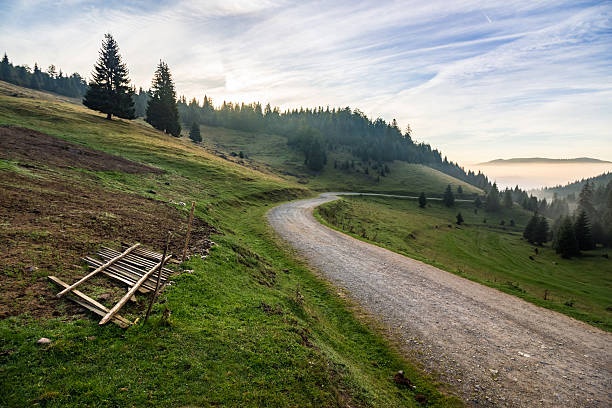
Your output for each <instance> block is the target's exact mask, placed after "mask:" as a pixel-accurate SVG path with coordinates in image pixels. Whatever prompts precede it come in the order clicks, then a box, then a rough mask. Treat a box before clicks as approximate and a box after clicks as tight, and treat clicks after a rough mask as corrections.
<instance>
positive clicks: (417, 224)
mask: <svg viewBox="0 0 612 408" xmlns="http://www.w3.org/2000/svg"><path fill="white" fill-rule="evenodd" d="M458 211H461V213H462V215H463V217H464V219H465V222H466V225H464V226H461V227H460V228H455V225H456V224H455V221H456V219H455V216H456V214H457V212H458ZM319 216H320V218H323V219H324V220H325V221H326V222H327V223H329V224H331V225H333V226H335V227H337V228H339V229H341V230H344V231H347V232H349V233H350V232H351V231H352V235H354V236H357V237H358V238H362V239H366V240H369V241H372V242H374V243H376V244H378V245H381V246H384V247H386V248H388V249H391V250H393V251H396V252H399V253H403V254H406V255H408V256H410V257H413V258H415V259H419V260H422V261H424V262H426V263H429V264H432V265H435V266H437V267H439V268H441V269H445V270H447V271H449V272H453V273H457V274H459V275H461V276H464V277H467V278H469V279H472V280H475V281H477V282H481V283H484V284H486V285H488V286H491V287H494V288H498V289H500V290H503V291H504V292H507V293H510V294H513V295H516V296H519V297H522V298H524V299H526V300H528V301H530V302H532V303H535V304H538V305H540V306H544V307H547V308H550V309H554V310H557V311H559V312H562V313H565V314H567V315H569V316H572V317H574V318H577V319H580V320H583V321H585V322H588V323H590V324H592V325H595V326H598V327H601V328H602V329H604V330H608V331H612V312H611V311H610V309H609V308H610V306H612V305H611V298H612V281H611V280H610V277H611V274H610V273H611V272H612V261H610V260H608V259H605V258H603V257H602V256H601V255H602V254H603V253H605V252H606V251H605V250H597V251H592V252H590V253H589V254H588V256H585V257H582V258H575V259H571V260H567V259H561V258H560V257H559V256H558V255H556V254H555V253H554V251H553V250H552V249H550V247H544V248H539V254H538V255H535V253H534V249H533V246H532V245H529V244H528V243H527V242H526V241H523V240H522V239H521V231H522V230H523V228H524V225H525V223H526V222H527V221H528V219H529V214H528V213H527V212H525V211H523V210H520V209H513V210H504V211H503V212H502V213H500V214H487V213H486V212H484V211H479V213H478V214H474V211H473V205H472V204H471V203H458V204H457V205H456V207H455V208H453V209H448V208H446V207H444V206H443V205H442V204H441V203H439V202H433V201H431V202H430V203H429V205H428V207H427V208H426V209H421V208H419V207H418V205H417V204H416V202H415V201H413V200H399V199H385V198H372V197H347V198H345V199H344V200H342V201H339V202H332V203H328V204H326V205H325V206H323V207H322V208H321V209H320V210H319ZM484 218H486V219H487V224H486V225H485V224H483V219H484ZM502 219H503V220H505V222H506V229H505V230H504V229H502V227H501V226H500V222H501V220H502ZM510 219H514V221H515V222H516V227H515V228H511V227H509V226H508V224H509V220H510ZM449 225H452V226H453V227H452V228H449ZM436 226H438V228H436ZM364 231H365V233H364ZM530 255H531V256H534V258H535V259H534V260H531V259H529V256H530ZM545 290H548V300H544V299H543V296H544V291H545Z"/></svg>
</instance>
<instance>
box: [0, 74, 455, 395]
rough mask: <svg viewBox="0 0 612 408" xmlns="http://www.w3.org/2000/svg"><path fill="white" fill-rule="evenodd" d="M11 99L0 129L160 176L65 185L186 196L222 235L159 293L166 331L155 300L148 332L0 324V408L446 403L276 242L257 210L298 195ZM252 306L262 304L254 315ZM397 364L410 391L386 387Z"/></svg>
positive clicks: (126, 130) (82, 112) (103, 125)
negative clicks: (58, 141)
mask: <svg viewBox="0 0 612 408" xmlns="http://www.w3.org/2000/svg"><path fill="white" fill-rule="evenodd" d="M3 86H4V88H7V86H6V85H3ZM9 89H10V87H9ZM20 92H21V93H22V94H26V95H25V96H28V95H29V96H32V97H33V98H31V99H28V98H16V97H10V96H6V95H2V92H1V90H0V124H12V125H19V126H24V127H29V128H32V129H37V130H39V131H43V132H47V133H50V134H53V135H56V136H58V137H61V138H65V139H68V140H71V141H74V142H77V143H82V144H85V145H87V146H89V147H92V148H97V149H100V150H104V151H106V152H109V153H114V154H118V155H121V156H124V157H127V158H130V159H133V160H136V161H140V162H143V163H148V164H151V165H154V166H157V167H161V168H163V169H165V170H167V173H166V174H164V175H152V174H149V175H126V174H123V173H117V172H83V177H82V178H81V179H79V180H78V181H79V182H82V183H88V182H89V183H95V184H96V185H102V186H105V187H106V188H108V189H111V190H120V191H124V192H130V193H134V194H139V195H144V196H149V197H151V198H154V199H162V200H168V199H174V200H176V201H189V200H195V201H196V202H197V211H196V214H197V215H198V216H200V217H202V218H203V219H205V220H206V221H207V222H209V223H211V224H213V225H215V226H217V227H218V228H219V229H221V230H222V231H223V232H224V234H223V235H219V236H216V237H214V239H215V241H216V242H217V243H218V246H217V247H216V248H215V249H214V250H213V251H212V252H211V256H210V257H209V258H208V259H207V260H206V261H202V260H200V259H192V260H190V261H188V262H187V267H188V268H190V269H193V270H194V273H192V274H183V275H181V276H179V277H177V278H176V279H175V281H176V285H175V286H173V287H171V288H169V289H168V290H167V291H166V292H165V294H164V295H163V298H162V302H164V307H168V308H169V309H170V310H171V311H172V315H171V317H170V325H165V324H163V323H162V320H161V312H160V311H161V307H162V306H160V305H156V307H155V309H154V315H153V318H152V319H151V321H150V324H148V325H146V326H141V325H139V326H136V327H132V328H130V329H129V330H127V331H122V330H121V329H119V328H117V327H114V326H112V325H109V326H104V327H99V326H98V325H97V322H96V321H95V320H77V321H71V320H63V319H62V318H58V319H50V320H46V321H40V320H36V319H34V318H31V317H28V316H18V317H11V318H8V319H4V320H2V321H0V389H2V390H3V392H2V393H0V405H2V406H25V405H32V404H41V405H48V406H151V405H153V406H186V405H199V406H210V405H219V406H257V407H260V406H274V407H277V406H346V405H348V404H350V405H351V406H356V405H357V406H389V407H396V406H416V405H418V404H417V403H415V401H414V397H415V395H416V394H418V393H420V394H424V395H426V396H427V397H428V401H429V405H431V406H456V405H460V403H459V402H458V401H457V400H456V399H454V398H448V397H444V396H443V395H441V394H440V393H439V392H438V391H437V390H436V389H435V387H434V385H433V383H432V381H431V380H429V379H427V378H426V377H424V376H423V375H422V374H420V373H419V372H418V370H417V369H416V368H415V367H414V366H413V365H411V363H409V362H407V361H405V360H403V359H402V358H401V357H399V355H398V354H397V353H396V352H395V351H394V350H393V349H392V348H391V347H390V346H389V345H388V343H387V342H386V341H385V340H383V338H382V336H381V335H380V334H378V333H379V332H378V331H377V330H376V329H373V328H371V327H368V326H367V325H366V324H364V323H363V322H362V321H359V320H358V319H357V318H356V317H355V315H354V314H353V312H352V308H353V307H352V306H351V305H350V304H348V303H347V302H346V301H345V300H343V298H342V297H340V296H338V295H337V294H336V293H335V290H334V289H333V288H331V287H330V286H329V285H327V284H326V283H325V282H323V281H322V280H320V279H319V278H317V277H316V276H315V275H314V274H313V273H312V272H311V271H310V270H309V269H307V268H306V267H305V265H303V264H302V263H301V262H300V261H298V260H296V259H295V258H294V257H293V256H291V255H290V253H289V251H288V250H287V249H283V248H282V244H279V243H278V242H277V240H276V238H275V236H274V234H273V233H272V232H271V231H270V230H269V227H268V226H267V224H266V223H265V222H264V221H263V220H264V218H263V217H264V214H265V212H266V211H267V210H268V209H269V208H271V207H272V206H273V205H275V204H276V203H277V202H279V201H282V200H287V199H291V198H293V197H295V196H298V195H308V194H310V193H309V192H308V191H307V190H304V189H301V188H299V187H298V186H297V185H295V184H293V183H291V182H288V181H285V180H282V179H279V178H278V177H275V176H273V175H264V174H261V173H257V172H254V171H252V170H250V169H247V168H244V167H241V166H237V165H234V164H231V163H228V162H226V161H224V160H222V159H219V158H217V157H214V156H212V155H210V154H208V153H206V152H205V151H204V150H203V149H201V148H197V147H195V146H193V145H192V144H189V143H185V142H183V141H180V140H176V139H172V138H169V137H168V136H165V135H162V134H160V133H159V132H155V131H153V130H151V129H150V128H148V127H147V126H145V125H142V124H137V123H130V122H126V121H120V120H115V121H113V122H108V121H106V120H105V119H103V118H102V117H101V116H99V115H96V114H93V113H92V112H91V111H88V110H86V109H84V108H82V107H78V106H74V105H69V104H66V103H61V102H55V101H53V100H51V101H49V100H41V99H37V96H38V94H37V93H36V92H30V91H23V90H21V91H20ZM5 94H6V92H5ZM0 163H2V166H0V171H19V170H17V169H18V168H20V167H19V166H16V165H15V163H11V162H10V161H9V162H7V161H0ZM33 171H35V170H32V172H33ZM56 171H57V175H58V177H59V176H61V175H62V174H63V172H65V174H66V176H65V178H66V182H70V181H71V180H74V179H75V178H78V177H79V172H78V171H73V170H70V169H56ZM32 172H24V174H32V175H33V176H34V173H32ZM92 175H93V176H94V177H93V178H92V177H91V176H92ZM166 183H168V184H166ZM150 189H155V191H156V192H157V194H155V195H152V194H150V193H148V190H150ZM0 225H1V224H0ZM49 250H50V251H53V248H49ZM54 255H57V254H54ZM285 269H286V270H287V272H283V271H284V270H285ZM41 272H44V271H41ZM48 272H49V273H52V272H53V271H48ZM262 283H264V284H262ZM49 287H50V289H52V290H57V289H56V288H54V287H52V286H51V285H50V286H49ZM262 302H264V303H265V304H266V305H269V306H270V307H271V308H270V309H268V310H267V311H266V308H263V307H261V306H262ZM39 337H49V338H51V339H52V341H53V343H52V345H51V346H50V347H48V348H41V347H38V346H36V344H35V342H36V340H37V339H38V338H39ZM398 369H404V370H405V371H406V372H407V376H408V377H409V378H411V379H412V381H413V383H414V384H415V385H416V388H414V389H409V388H400V387H399V386H397V385H395V384H394V383H393V381H392V376H393V374H394V373H395V372H396V371H397V370H398Z"/></svg>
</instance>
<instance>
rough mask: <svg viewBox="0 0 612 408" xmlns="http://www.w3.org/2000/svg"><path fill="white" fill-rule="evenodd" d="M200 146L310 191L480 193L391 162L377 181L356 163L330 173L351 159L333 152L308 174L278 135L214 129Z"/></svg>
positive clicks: (427, 171)
mask: <svg viewBox="0 0 612 408" xmlns="http://www.w3.org/2000/svg"><path fill="white" fill-rule="evenodd" d="M201 132H202V138H203V139H204V141H203V143H204V144H205V145H207V146H209V147H211V148H215V149H218V150H220V151H223V152H226V153H231V152H234V153H239V152H240V151H242V152H244V153H245V154H247V155H248V156H249V159H250V160H251V161H252V162H254V164H255V165H257V164H262V165H264V166H265V167H268V168H269V169H270V170H272V171H273V172H275V173H280V174H284V175H286V176H287V177H288V178H290V179H294V180H295V179H300V180H301V181H302V182H303V181H305V180H308V183H307V186H308V187H309V188H310V189H313V190H325V191H330V190H333V191H362V192H366V191H367V192H388V193H403V194H418V193H420V192H421V191H425V192H426V193H430V194H442V193H443V192H444V189H445V188H446V186H447V185H448V184H452V185H453V186H458V185H461V186H462V188H463V190H464V192H465V193H466V194H469V193H477V192H481V191H480V190H479V189H477V188H476V187H474V186H471V185H469V184H467V183H465V182H463V181H460V180H458V179H455V178H454V177H451V176H449V175H446V174H444V173H442V172H440V171H438V170H434V169H432V168H430V167H427V166H423V165H419V164H408V163H405V162H400V161H395V162H393V163H390V164H389V168H390V169H391V173H390V174H389V175H387V176H385V177H381V178H380V181H377V175H376V172H375V171H374V170H372V169H371V168H370V174H369V175H366V174H365V173H364V168H363V167H362V166H361V165H360V163H359V160H355V162H356V169H359V172H357V171H356V169H350V170H341V169H339V168H338V169H334V160H338V162H343V161H345V160H349V161H350V160H352V159H353V157H352V156H351V155H350V154H349V153H346V152H341V151H336V152H330V153H329V154H328V160H327V165H326V166H325V168H324V169H323V170H322V171H321V172H320V173H318V174H316V175H315V174H314V173H311V172H310V171H309V170H308V169H307V168H306V167H305V166H304V157H303V156H302V155H301V154H299V153H298V152H296V151H295V150H293V149H291V148H290V147H289V146H287V139H286V138H285V137H282V136H279V135H270V134H263V133H249V132H241V131H238V130H228V129H221V128H214V127H206V126H202V127H201Z"/></svg>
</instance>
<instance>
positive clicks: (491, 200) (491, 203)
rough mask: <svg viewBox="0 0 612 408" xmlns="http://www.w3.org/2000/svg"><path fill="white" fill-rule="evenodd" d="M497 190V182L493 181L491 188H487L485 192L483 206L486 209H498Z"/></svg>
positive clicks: (493, 210)
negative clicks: (487, 191)
mask: <svg viewBox="0 0 612 408" xmlns="http://www.w3.org/2000/svg"><path fill="white" fill-rule="evenodd" d="M500 207H501V206H500V204H499V190H498V189H497V183H493V185H492V186H491V189H490V190H489V194H487V198H486V201H485V208H486V209H487V211H492V212H495V211H499V209H500Z"/></svg>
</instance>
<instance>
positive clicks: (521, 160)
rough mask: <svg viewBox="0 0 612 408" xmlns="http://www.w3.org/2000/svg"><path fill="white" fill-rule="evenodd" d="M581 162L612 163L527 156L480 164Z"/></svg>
mask: <svg viewBox="0 0 612 408" xmlns="http://www.w3.org/2000/svg"><path fill="white" fill-rule="evenodd" d="M581 163H583V164H584V163H589V164H592V163H612V162H609V161H607V160H599V159H592V158H590V157H577V158H575V159H547V158H545V157H527V158H514V159H496V160H491V161H488V162H484V163H478V164H477V165H479V166H493V165H502V166H503V165H512V164H581Z"/></svg>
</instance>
